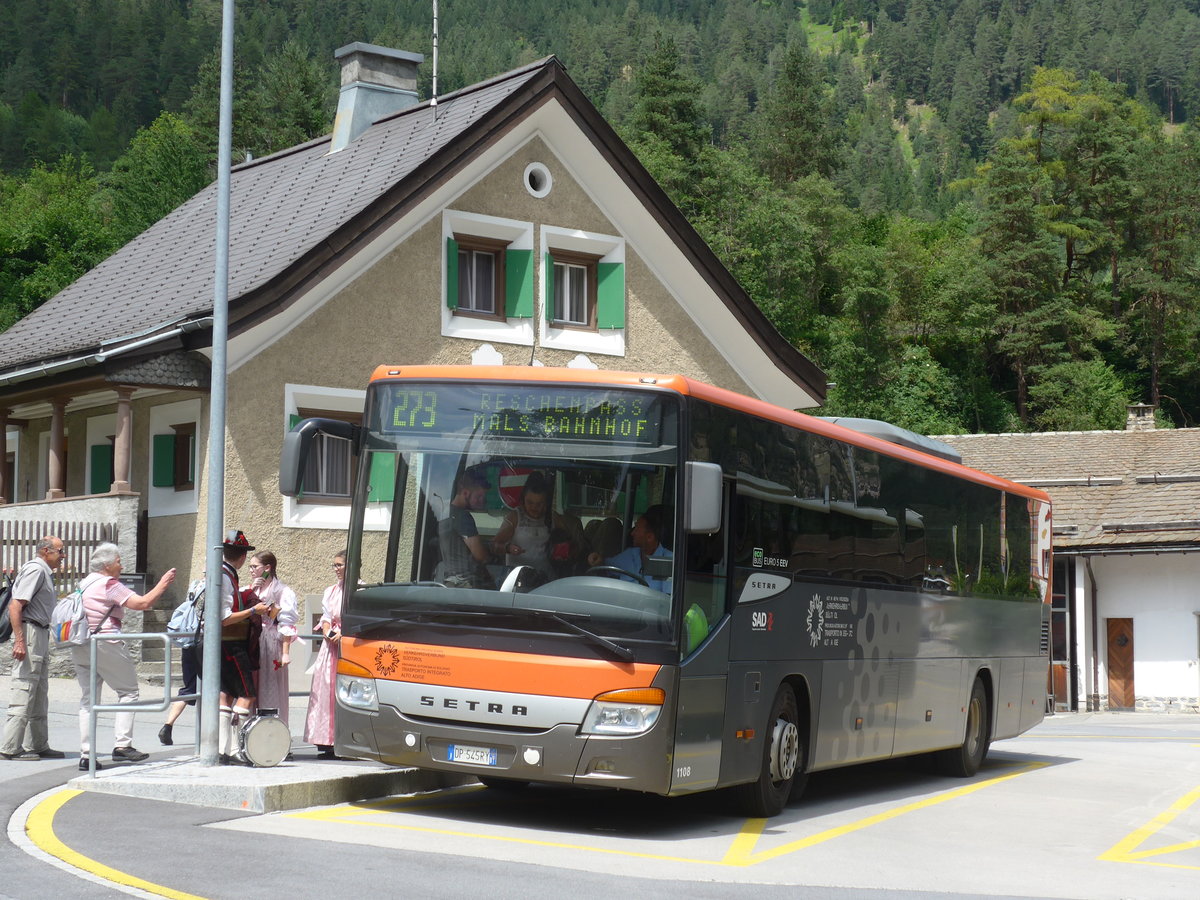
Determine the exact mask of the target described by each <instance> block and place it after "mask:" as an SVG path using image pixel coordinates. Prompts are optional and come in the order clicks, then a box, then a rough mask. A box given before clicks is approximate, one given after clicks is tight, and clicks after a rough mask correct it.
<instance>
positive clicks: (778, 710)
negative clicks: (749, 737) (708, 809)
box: [733, 684, 804, 818]
mask: <svg viewBox="0 0 1200 900" xmlns="http://www.w3.org/2000/svg"><path fill="white" fill-rule="evenodd" d="M799 719H800V717H799V714H798V712H797V708H796V695H795V693H794V692H793V691H792V688H791V685H788V684H783V685H780V687H779V693H777V694H776V695H775V702H774V704H772V706H771V715H770V717H769V718H768V719H767V727H768V729H769V730H768V732H767V734H766V735H764V738H765V739H764V741H763V756H762V762H761V765H760V768H759V773H758V778H757V779H756V780H754V781H751V782H750V783H748V784H739V785H737V786H736V787H734V788H733V792H734V803H735V805H736V806H737V808H738V811H739V812H740V813H741V814H742V815H746V816H755V817H757V818H765V817H767V816H774V815H777V814H778V813H779V812H781V811H782V810H783V807H784V805H785V804H786V803H787V801H788V797H789V796H791V794H792V788H793V786H794V784H795V782H796V778H797V777H801V778H803V777H804V776H803V774H802V773H801V770H802V768H803V765H804V742H803V738H802V737H801V735H800V723H799ZM798 773H799V774H798Z"/></svg>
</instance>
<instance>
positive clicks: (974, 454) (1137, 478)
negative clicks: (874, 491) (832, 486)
mask: <svg viewBox="0 0 1200 900" xmlns="http://www.w3.org/2000/svg"><path fill="white" fill-rule="evenodd" d="M941 440H943V441H945V442H946V443H948V444H950V445H952V446H953V447H955V448H956V449H957V450H959V451H960V452H961V453H962V456H963V462H964V463H965V464H966V465H969V466H973V467H975V468H978V469H984V470H986V471H988V472H992V473H994V474H996V475H1001V476H1004V477H1006V478H1010V479H1012V480H1013V481H1019V482H1021V483H1022V484H1028V485H1031V486H1036V487H1039V488H1041V489H1043V490H1044V491H1046V492H1047V493H1048V494H1050V497H1051V499H1052V500H1053V502H1054V538H1053V540H1054V553H1055V564H1054V584H1053V596H1054V608H1053V612H1052V629H1051V662H1052V672H1053V684H1052V692H1053V694H1054V698H1055V703H1056V705H1057V706H1058V708H1060V709H1067V710H1084V709H1087V710H1098V709H1105V708H1107V709H1135V708H1136V709H1150V710H1169V711H1190V712H1197V711H1200V428H1180V429H1162V428H1155V424H1154V415H1153V409H1152V408H1151V407H1148V406H1143V405H1137V406H1131V407H1130V408H1129V418H1128V423H1127V426H1126V430H1125V431H1089V432H1071V433H1042V434H973V435H953V436H947V437H942V438H941Z"/></svg>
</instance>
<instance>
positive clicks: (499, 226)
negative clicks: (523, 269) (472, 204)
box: [439, 209, 537, 347]
mask: <svg viewBox="0 0 1200 900" xmlns="http://www.w3.org/2000/svg"><path fill="white" fill-rule="evenodd" d="M456 234H458V235H471V236H472V237H479V238H487V239H489V240H495V241H504V242H505V243H507V244H508V248H509V249H510V250H533V223H532V222H520V221H517V220H515V219H501V218H497V217H496V216H485V215H481V214H480V213H469V212H459V211H456V210H450V209H447V210H443V211H442V241H441V248H442V249H441V251H440V253H439V258H440V259H441V267H440V271H441V276H442V277H441V279H440V282H441V306H442V336H443V337H453V338H463V339H465V340H472V341H492V342H495V343H499V344H521V345H523V346H526V347H532V346H533V337H534V330H533V329H534V324H533V321H534V319H536V313H537V302H536V285H535V294H534V296H535V301H534V313H535V315H534V317H533V318H514V319H508V318H505V317H504V316H503V315H499V316H498V317H496V318H489V317H485V316H467V315H461V316H456V315H455V314H454V310H452V309H450V307H449V306H448V305H447V304H448V303H449V299H448V297H447V293H446V277H445V274H446V260H445V259H444V258H443V257H444V254H445V252H446V249H445V248H446V241H447V240H449V239H450V238H453V237H454V236H455V235H456ZM497 293H499V292H497Z"/></svg>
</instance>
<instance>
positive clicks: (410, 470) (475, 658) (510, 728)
mask: <svg viewBox="0 0 1200 900" xmlns="http://www.w3.org/2000/svg"><path fill="white" fill-rule="evenodd" d="M847 426H849V427H847ZM338 441H341V442H347V444H343V447H347V445H348V449H349V450H350V451H351V452H352V454H353V458H354V459H355V460H356V465H355V472H356V475H355V477H354V488H353V500H352V506H351V524H350V529H349V535H348V541H347V546H348V559H347V576H346V584H347V585H349V586H350V587H349V588H348V589H347V591H346V593H345V599H344V607H343V625H342V631H343V637H342V641H341V645H340V658H339V660H338V668H337V671H338V676H337V680H338V688H337V714H336V751H337V753H339V754H342V755H345V756H350V757H357V758H363V759H375V760H380V761H382V762H384V763H389V764H393V765H397V766H415V767H419V768H424V769H432V770H440V771H446V772H457V773H469V774H471V775H475V776H477V777H478V779H479V780H480V781H482V782H483V783H484V784H487V785H489V786H497V787H499V786H506V787H511V786H516V785H521V784H529V783H546V784H563V785H575V786H592V787H609V788H621V789H626V790H633V791H644V792H650V793H655V794H661V795H672V796H674V795H681V794H690V793H694V792H697V791H708V790H714V789H728V791H729V794H730V795H731V796H732V798H733V799H734V801H735V804H736V806H737V808H739V809H740V810H742V811H744V812H745V813H746V814H748V815H754V816H768V815H774V814H776V813H778V812H779V811H780V810H781V809H782V808H783V806H784V804H785V803H786V802H787V801H788V800H789V798H791V797H795V796H797V795H798V794H799V793H800V791H801V790H802V788H803V785H804V782H805V780H806V778H807V776H808V773H810V772H814V771H819V770H823V769H831V768H834V767H839V766H846V765H851V764H855V763H862V762H867V761H870V760H879V759H885V758H889V757H897V756H908V755H915V754H931V755H932V758H933V760H935V761H936V764H937V768H939V769H940V770H942V771H945V772H946V773H949V774H955V775H959V776H970V775H973V774H974V773H975V772H976V771H977V770H978V769H979V766H980V764H981V763H982V761H983V759H984V756H985V755H986V753H987V751H988V746H989V743H990V742H991V741H993V740H995V739H998V738H1005V737H1011V736H1014V735H1017V734H1020V733H1021V732H1023V731H1025V730H1026V729H1028V728H1030V727H1032V726H1033V725H1035V724H1037V723H1038V722H1040V721H1041V719H1042V716H1043V714H1044V711H1045V706H1046V679H1047V665H1048V656H1047V652H1048V646H1047V635H1048V611H1049V608H1050V607H1049V606H1048V605H1047V604H1048V598H1049V578H1050V572H1051V561H1050V504H1049V498H1048V497H1047V496H1046V495H1045V494H1044V493H1042V492H1041V491H1037V490H1034V489H1031V488H1028V487H1024V486H1022V485H1019V484H1014V483H1012V482H1009V481H1005V480H1003V479H1000V478H996V477H993V476H990V475H986V474H984V473H982V472H978V471H975V470H973V469H970V468H967V467H965V466H963V465H961V464H960V463H959V462H958V461H956V459H955V454H954V452H953V451H952V450H951V448H949V447H948V446H947V445H945V444H941V443H939V442H937V441H931V440H929V439H928V438H923V437H921V436H920V435H915V434H912V433H911V432H906V431H902V430H901V429H897V428H892V427H891V426H887V425H884V424H883V423H873V422H870V421H868V420H849V421H847V422H843V423H841V424H839V423H838V422H837V421H834V420H826V419H821V418H817V417H812V416H808V415H804V414H802V413H798V412H794V411H792V410H788V409H784V408H781V407H776V406H772V405H770V404H768V403H764V402H761V401H759V400H755V399H752V398H749V397H744V396H741V395H738V394H735V393H733V392H730V391H727V390H723V389H720V388H716V387H712V386H710V385H707V384H703V383H700V382H698V381H695V380H693V379H689V378H685V377H681V376H675V375H667V376H659V375H650V374H641V373H622V372H605V371H595V370H583V369H552V368H538V367H529V368H507V367H478V366H471V367H444V366H443V367H436V366H425V367H411V368H410V367H398V368H389V367H380V368H378V369H377V370H376V371H375V372H374V374H373V376H372V378H371V381H370V385H369V387H368V390H367V394H366V399H365V405H364V410H363V416H362V420H361V424H354V425H351V424H348V423H345V422H341V421H337V420H332V419H306V420H304V421H302V422H299V423H297V424H296V425H295V427H294V428H293V429H292V431H291V432H290V433H289V434H288V435H287V437H286V439H285V443H284V449H283V454H282V457H281V462H280V487H281V490H282V491H283V492H284V493H285V494H289V495H293V496H294V495H297V494H301V493H302V491H303V486H304V483H305V476H306V473H307V474H308V475H309V476H310V477H312V476H313V472H314V471H315V469H314V467H316V466H318V465H319V461H320V458H321V457H322V455H328V454H329V453H330V452H332V451H331V448H332V447H333V444H330V442H338ZM531 487H532V488H534V490H535V492H536V493H539V494H540V496H535V497H533V498H532V499H531V498H529V497H528V496H527V495H528V493H530V491H529V488H531ZM655 531H657V532H658V533H657V534H655V533H654V532H655ZM498 536H499V540H498V539H497V537H498ZM514 544H517V546H514ZM522 545H527V546H522ZM514 551H520V552H519V553H517V554H516V556H515V557H514V555H513V552H514Z"/></svg>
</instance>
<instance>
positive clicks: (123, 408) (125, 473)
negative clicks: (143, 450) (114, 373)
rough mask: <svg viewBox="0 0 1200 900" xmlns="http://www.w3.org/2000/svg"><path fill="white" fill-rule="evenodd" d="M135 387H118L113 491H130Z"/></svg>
mask: <svg viewBox="0 0 1200 900" xmlns="http://www.w3.org/2000/svg"><path fill="white" fill-rule="evenodd" d="M132 397H133V388H132V387H130V386H129V385H124V384H123V385H121V386H120V387H118V388H117V434H116V438H115V440H114V441H113V483H112V488H111V490H112V491H113V493H117V492H128V491H129V490H130V486H129V463H130V460H131V459H132V458H133V405H132V403H131V402H130V401H131V399H132Z"/></svg>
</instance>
